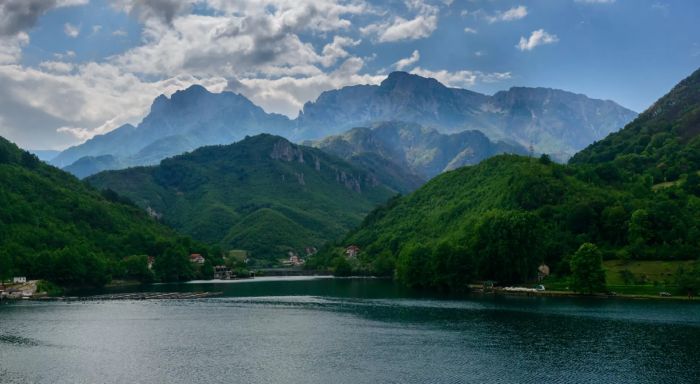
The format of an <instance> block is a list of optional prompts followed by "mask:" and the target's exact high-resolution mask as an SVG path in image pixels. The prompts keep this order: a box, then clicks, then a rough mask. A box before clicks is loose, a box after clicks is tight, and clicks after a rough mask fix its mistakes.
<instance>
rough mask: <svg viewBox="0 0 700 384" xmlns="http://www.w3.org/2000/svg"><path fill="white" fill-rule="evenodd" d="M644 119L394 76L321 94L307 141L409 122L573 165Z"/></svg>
mask: <svg viewBox="0 0 700 384" xmlns="http://www.w3.org/2000/svg"><path fill="white" fill-rule="evenodd" d="M635 116H636V113H635V112H633V111H630V110H628V109H626V108H624V107H621V106H619V105H617V104H615V103H614V102H612V101H603V100H595V99H590V98H588V97H586V96H584V95H578V94H574V93H570V92H565V91H560V90H554V89H545V88H525V87H518V88H511V89H510V90H508V91H502V92H498V93H496V94H495V95H493V96H487V95H482V94H479V93H476V92H471V91H468V90H464V89H457V88H449V87H446V86H444V85H443V84H441V83H439V82H438V81H436V80H434V79H426V78H423V77H420V76H417V75H411V74H407V73H404V72H394V73H392V74H390V75H389V77H388V78H387V79H386V80H384V81H383V82H382V83H381V84H380V85H378V86H369V85H366V86H355V87H346V88H342V89H339V90H334V91H328V92H324V93H323V94H321V96H320V97H319V98H318V99H317V100H316V101H315V102H309V103H307V104H306V105H304V109H303V111H302V113H301V114H300V115H299V118H298V120H297V126H298V128H297V129H298V130H299V133H298V134H299V135H300V136H302V137H305V138H320V137H323V136H327V135H332V134H337V132H338V131H339V130H345V129H349V128H352V127H357V126H368V125H370V124H371V123H373V122H377V121H392V120H398V121H406V122H412V123H417V124H421V125H424V126H426V127H430V128H434V129H437V130H438V131H440V132H443V133H454V132H459V131H464V130H479V131H481V132H483V133H484V134H485V135H486V136H487V137H488V138H490V139H492V140H505V141H510V142H515V143H518V144H520V145H521V146H524V147H529V146H531V145H532V146H533V148H534V150H535V151H536V152H543V153H549V154H552V155H554V156H555V157H556V158H558V159H560V160H565V159H567V158H568V157H570V156H571V155H573V154H574V153H575V152H576V151H578V150H580V149H582V148H583V147H585V146H586V145H588V144H589V143H591V142H593V141H595V140H599V139H601V138H603V137H605V136H606V135H607V134H609V133H610V132H614V131H616V130H618V129H620V128H622V127H623V126H624V125H625V124H627V123H628V122H629V121H631V120H632V119H634V117H635Z"/></svg>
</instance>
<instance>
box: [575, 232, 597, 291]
mask: <svg viewBox="0 0 700 384" xmlns="http://www.w3.org/2000/svg"><path fill="white" fill-rule="evenodd" d="M570 267H571V283H570V285H571V289H573V290H574V291H575V292H580V293H586V294H591V293H595V292H603V291H605V271H604V270H603V254H602V253H601V252H600V250H598V247H596V246H595V244H591V243H584V244H582V245H581V247H579V249H578V251H576V253H574V255H573V256H572V257H571V261H570Z"/></svg>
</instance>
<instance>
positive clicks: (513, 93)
mask: <svg viewBox="0 0 700 384" xmlns="http://www.w3.org/2000/svg"><path fill="white" fill-rule="evenodd" d="M635 116H636V114H635V113H634V112H632V111H630V110H628V109H625V108H623V107H621V106H619V105H617V104H615V103H614V102H611V101H603V100H594V99H589V98H587V97H586V96H584V95H577V94H573V93H570V92H565V91H560V90H553V89H545V88H524V87H520V88H511V89H510V90H508V91H502V92H498V93H496V94H495V95H493V96H488V95H483V94H480V93H477V92H473V91H469V90H466V89H458V88H449V87H446V86H445V85H443V84H441V83H440V82H438V81H437V80H435V79H429V78H424V77H421V76H417V75H411V74H408V73H405V72H394V73H391V74H390V75H389V76H388V77H387V78H386V79H385V80H384V81H383V82H382V83H381V84H380V85H355V86H350V87H345V88H342V89H338V90H333V91H327V92H323V93H322V94H321V95H320V96H319V97H318V99H317V100H316V101H314V102H309V103H306V104H305V105H304V107H303V110H302V111H300V113H299V116H298V117H297V119H295V120H290V119H288V118H287V117H285V116H282V115H278V114H273V113H266V112H265V111H264V110H262V109H261V108H260V107H258V106H256V105H255V104H253V103H252V102H251V101H250V100H248V99H247V98H245V97H244V96H242V95H240V94H235V93H232V92H222V93H217V94H215V93H211V92H209V91H207V90H206V89H204V88H203V87H201V86H192V87H190V88H188V89H186V90H182V91H178V92H176V93H174V94H173V95H172V97H170V98H167V97H165V96H162V95H161V96H159V97H158V98H157V99H155V101H154V102H153V105H152V106H151V110H150V112H149V114H148V115H147V116H146V117H145V118H144V119H143V121H142V122H141V123H140V124H138V126H132V125H129V124H127V125H124V126H122V127H120V128H117V129H116V130H114V131H111V132H109V133H106V134H104V135H98V136H95V137H93V138H92V139H90V140H88V141H87V142H85V143H83V144H80V145H77V146H74V147H71V148H69V149H67V150H65V151H63V152H62V153H61V154H59V155H58V156H57V157H55V158H53V159H52V160H51V161H52V164H54V165H56V166H58V167H67V166H69V165H71V164H73V163H74V162H76V161H78V160H80V159H81V158H84V157H88V156H90V158H87V159H84V160H83V161H82V163H81V164H80V165H79V166H76V167H74V168H70V169H81V170H88V169H89V170H92V171H94V170H100V169H111V168H123V167H128V166H138V165H154V164H157V163H158V162H159V161H160V160H162V159H164V158H167V157H170V156H173V155H176V154H180V153H184V152H187V151H191V150H193V149H195V148H198V147H200V146H203V145H215V144H229V143H231V142H235V141H238V140H241V139H242V138H243V137H245V136H246V135H255V134H258V133H271V134H276V135H280V136H283V137H286V138H288V139H290V140H294V141H303V140H319V139H322V138H324V137H326V136H329V135H337V134H340V133H342V132H344V131H346V130H348V129H351V128H354V127H363V126H365V127H366V126H371V125H372V124H375V123H378V122H382V121H405V122H409V123H415V124H420V125H423V126H425V127H426V128H432V129H435V130H437V131H438V132H440V133H458V132H462V131H474V130H478V131H481V132H482V133H484V134H485V135H486V137H488V138H489V139H490V140H492V141H503V142H506V143H510V144H514V145H515V144H517V145H519V146H522V147H526V148H529V147H530V146H532V147H533V149H534V151H535V152H539V153H549V154H552V155H553V156H554V157H555V158H557V159H560V160H566V159H568V158H569V157H570V156H571V155H572V154H573V153H575V152H576V151H577V150H580V149H581V148H583V147H585V146H586V145H588V144H590V143H591V142H593V141H595V140H599V139H601V138H603V137H605V136H606V135H607V134H608V133H610V132H613V131H616V130H617V129H619V128H620V127H622V126H623V125H624V124H626V123H627V122H629V121H630V120H631V119H633V118H634V117H635ZM105 155H111V156H113V157H114V161H113V162H112V165H109V166H107V163H106V162H104V161H99V160H97V158H98V157H100V156H105ZM93 162H94V163H96V164H89V163H93ZM81 174H82V173H81Z"/></svg>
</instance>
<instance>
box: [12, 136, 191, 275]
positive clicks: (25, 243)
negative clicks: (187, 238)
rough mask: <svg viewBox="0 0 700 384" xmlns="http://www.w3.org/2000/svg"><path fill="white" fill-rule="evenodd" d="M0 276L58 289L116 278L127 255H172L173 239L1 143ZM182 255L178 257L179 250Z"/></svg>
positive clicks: (112, 200) (137, 213)
mask: <svg viewBox="0 0 700 384" xmlns="http://www.w3.org/2000/svg"><path fill="white" fill-rule="evenodd" d="M0 180H2V182H1V183H0V238H1V239H2V240H1V241H0V277H2V278H7V277H8V276H11V275H10V273H14V274H16V275H25V276H28V277H29V278H32V279H40V278H43V279H49V280H52V281H54V282H57V283H59V284H65V285H101V284H104V283H105V282H106V281H108V280H109V278H110V276H115V277H117V276H119V277H123V276H122V273H121V272H120V268H121V267H120V262H121V261H122V259H123V258H124V257H126V256H131V255H152V256H156V257H160V256H161V255H162V254H163V253H164V252H165V251H166V250H168V249H170V250H172V249H179V248H180V246H179V245H178V244H179V242H180V239H179V238H178V236H176V235H175V233H174V232H173V231H172V230H170V229H168V228H166V227H165V226H163V225H160V224H158V223H157V222H155V221H154V220H153V219H151V218H150V217H148V216H147V215H146V214H145V213H144V212H143V210H141V209H139V208H137V207H135V206H133V205H132V204H130V203H129V202H127V201H125V200H123V199H122V198H120V197H118V196H117V195H115V194H114V193H113V192H105V193H102V194H101V193H99V192H98V191H96V190H95V189H93V188H91V187H90V186H88V185H87V184H85V183H82V182H80V181H79V180H78V179H76V178H75V177H74V176H72V175H70V174H68V173H66V172H63V171H61V170H58V169H56V168H54V167H52V166H49V165H47V164H45V163H43V162H41V161H39V160H38V159H37V158H36V157H34V156H33V155H31V154H29V153H28V152H24V151H22V150H20V149H19V148H17V147H16V146H15V145H14V144H12V143H10V142H9V141H7V140H5V139H3V138H0ZM183 253H184V251H183Z"/></svg>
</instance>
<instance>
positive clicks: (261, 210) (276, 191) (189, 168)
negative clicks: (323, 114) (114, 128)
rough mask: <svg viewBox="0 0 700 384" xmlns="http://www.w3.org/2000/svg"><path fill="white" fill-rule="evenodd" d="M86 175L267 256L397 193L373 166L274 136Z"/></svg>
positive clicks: (325, 234)
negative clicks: (359, 164) (362, 164)
mask: <svg viewBox="0 0 700 384" xmlns="http://www.w3.org/2000/svg"><path fill="white" fill-rule="evenodd" d="M87 181H88V182H89V183H90V184H92V185H94V186H96V187H98V188H101V189H105V188H109V189H112V190H114V191H116V192H118V193H119V194H122V195H124V196H127V197H128V198H130V199H132V200H133V201H134V202H136V204H138V205H139V206H141V207H142V208H144V209H146V208H150V209H152V210H154V211H155V212H157V214H160V215H162V220H163V221H164V222H166V223H168V224H170V225H172V226H173V227H174V228H176V229H178V230H180V231H182V232H183V233H187V234H191V235H192V236H193V237H194V238H196V239H200V240H202V241H206V242H208V243H218V244H221V245H222V246H225V247H226V248H229V249H230V248H234V249H246V250H249V251H252V252H253V255H254V257H256V258H268V259H274V258H280V257H284V256H285V254H286V252H287V251H288V250H296V251H299V252H302V251H303V250H304V249H305V248H306V247H312V246H313V247H320V246H321V245H322V244H323V243H324V242H325V241H327V240H330V239H334V238H337V237H338V236H341V235H343V234H344V233H346V232H347V231H348V230H349V229H350V228H352V227H354V226H356V225H358V224H359V223H360V222H361V221H362V219H363V218H364V216H365V215H366V214H367V213H368V212H369V211H370V210H372V209H373V208H374V207H375V206H376V205H377V204H379V203H382V202H384V201H386V200H387V199H388V198H390V197H392V196H394V195H395V194H396V193H397V191H396V190H394V189H392V188H389V187H387V186H386V184H384V182H383V180H382V179H381V178H380V177H377V176H376V175H375V174H374V173H372V172H371V171H368V170H366V169H363V168H359V167H356V166H353V165H350V164H348V163H347V162H345V161H344V160H341V159H340V158H337V157H335V156H332V155H329V154H327V153H325V152H323V151H321V150H319V149H316V148H310V147H305V146H300V145H295V144H292V143H290V142H289V141H287V140H286V139H284V138H282V137H279V136H272V135H258V136H253V137H249V138H246V139H244V140H242V141H240V142H238V143H235V144H231V145H226V146H209V147H203V148H200V149H197V150H196V151H194V152H191V153H188V154H185V155H181V156H176V157H173V158H169V159H166V160H163V161H162V162H161V163H160V165H158V166H154V167H138V168H130V169H126V170H121V171H108V172H102V173H99V174H97V175H94V176H92V177H89V178H88V179H87Z"/></svg>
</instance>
